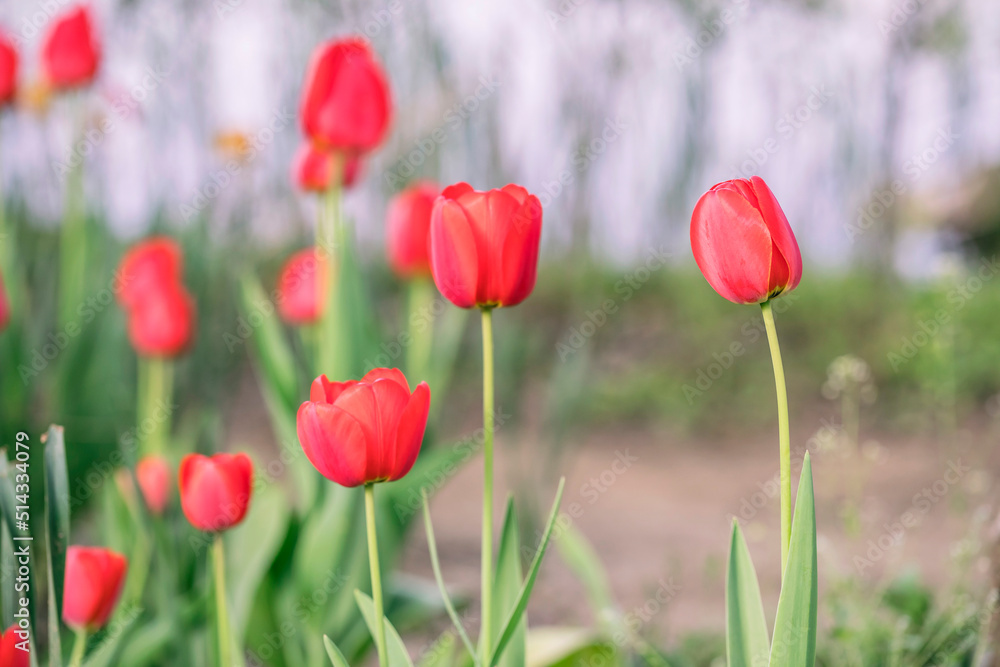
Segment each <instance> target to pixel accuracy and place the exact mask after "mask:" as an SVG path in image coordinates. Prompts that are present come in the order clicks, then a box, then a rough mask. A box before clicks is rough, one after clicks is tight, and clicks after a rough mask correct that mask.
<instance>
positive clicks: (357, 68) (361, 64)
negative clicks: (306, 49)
mask: <svg viewBox="0 0 1000 667" xmlns="http://www.w3.org/2000/svg"><path fill="white" fill-rule="evenodd" d="M300 113H301V116H302V129H303V131H304V132H305V135H306V136H307V137H309V138H310V139H312V141H313V142H314V143H316V144H317V145H318V146H320V147H321V148H322V149H323V150H327V151H336V152H340V153H343V154H351V153H367V152H369V151H371V150H372V149H374V148H376V147H377V146H378V145H379V144H380V143H382V140H383V139H384V138H385V135H386V133H387V131H388V129H389V122H390V118H391V116H392V99H391V95H390V92H389V83H388V81H387V79H386V75H385V72H384V71H383V70H382V66H381V65H380V64H379V63H378V61H377V60H376V59H375V55H374V53H372V49H371V46H370V45H369V44H368V42H367V41H365V40H363V39H360V38H356V37H349V38H346V39H341V40H333V41H329V42H326V43H324V44H321V45H320V46H319V47H318V48H317V49H316V51H315V52H314V53H313V56H312V60H311V61H310V63H309V70H308V72H307V74H306V80H305V85H304V86H303V89H302V101H301V107H300Z"/></svg>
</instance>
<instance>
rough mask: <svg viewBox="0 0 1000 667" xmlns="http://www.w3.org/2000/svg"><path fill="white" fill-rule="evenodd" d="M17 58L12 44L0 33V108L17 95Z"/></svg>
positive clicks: (15, 49)
mask: <svg viewBox="0 0 1000 667" xmlns="http://www.w3.org/2000/svg"><path fill="white" fill-rule="evenodd" d="M17 70H18V57H17V47H16V46H15V45H14V42H13V41H11V39H10V38H9V37H8V36H7V35H5V34H2V33H0V107H3V106H6V105H8V104H10V103H11V102H13V101H14V96H15V94H16V93H17Z"/></svg>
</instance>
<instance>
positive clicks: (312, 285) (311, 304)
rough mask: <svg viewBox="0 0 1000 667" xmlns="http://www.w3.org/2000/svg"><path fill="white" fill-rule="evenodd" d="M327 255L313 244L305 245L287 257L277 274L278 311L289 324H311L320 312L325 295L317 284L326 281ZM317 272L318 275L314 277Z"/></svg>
mask: <svg viewBox="0 0 1000 667" xmlns="http://www.w3.org/2000/svg"><path fill="white" fill-rule="evenodd" d="M328 266H329V265H328V264H327V262H326V258H325V257H324V256H323V255H322V254H321V253H318V252H316V250H315V249H314V248H305V249H303V250H300V251H298V252H297V253H295V254H294V255H292V256H291V257H289V258H288V261H287V262H285V265H284V266H283V267H282V269H281V274H280V275H279V276H278V312H279V313H281V318H282V319H283V320H285V321H286V322H288V323H289V324H296V325H301V324H312V323H313V322H316V321H317V320H319V318H320V316H321V315H322V313H323V304H324V303H325V297H321V296H319V293H320V291H321V289H320V287H319V284H320V283H322V285H324V286H325V285H326V272H327V271H328V270H329V269H328ZM317 272H319V273H320V274H321V275H320V276H318V277H317V275H316V274H317Z"/></svg>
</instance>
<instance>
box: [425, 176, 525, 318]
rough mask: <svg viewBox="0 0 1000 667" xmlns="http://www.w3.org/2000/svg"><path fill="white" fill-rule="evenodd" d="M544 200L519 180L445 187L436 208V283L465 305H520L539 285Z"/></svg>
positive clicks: (432, 240)
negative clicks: (485, 187) (487, 186)
mask: <svg viewBox="0 0 1000 667" xmlns="http://www.w3.org/2000/svg"><path fill="white" fill-rule="evenodd" d="M541 234H542V205H541V204H540V203H539V201H538V197H536V196H534V195H532V194H529V193H528V191H527V190H525V189H524V188H522V187H521V186H520V185H506V186H504V187H503V188H501V189H499V190H490V191H488V192H478V191H476V190H473V189H472V187H471V186H470V185H468V184H467V183H458V184H457V185H452V186H450V187H447V188H445V189H444V192H442V193H441V196H440V197H438V199H437V201H436V202H435V204H434V210H433V212H432V213H431V229H430V260H431V272H432V273H433V274H434V283H435V284H436V285H437V287H438V289H439V290H440V291H441V294H443V295H444V296H445V298H447V299H448V300H449V301H451V302H452V303H453V304H455V305H456V306H458V307H460V308H472V307H473V306H478V307H480V308H496V307H501V306H515V305H517V304H519V303H521V302H522V301H524V300H525V299H526V298H527V297H528V295H529V294H531V291H532V290H533V289H534V288H535V275H536V272H537V268H538V243H539V240H540V238H541Z"/></svg>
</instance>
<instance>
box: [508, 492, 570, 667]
mask: <svg viewBox="0 0 1000 667" xmlns="http://www.w3.org/2000/svg"><path fill="white" fill-rule="evenodd" d="M565 486H566V478H565V477H563V478H561V479H560V480H559V488H558V490H556V499H555V502H553V503H552V511H551V512H550V514H549V520H548V522H547V523H546V525H545V532H544V533H543V534H542V540H541V542H539V544H538V549H537V551H535V557H534V559H532V561H531V565H530V566H529V567H528V577H527V578H526V579H525V580H524V584H523V585H522V586H521V591H520V593H518V597H517V604H515V605H514V608H513V609H512V610H511V612H510V615H509V616H508V617H507V620H506V622H504V625H503V631H502V632H501V633H500V639H499V640H497V643H496V646H495V647H494V648H493V653H492V654H491V655H490V662H489V667H494V666H495V665H496V664H497V662H498V661H499V660H500V658H501V656H503V652H504V649H506V648H507V644H508V642H510V640H511V639H513V637H514V635H515V634H516V633H517V630H518V627H519V625H518V624H519V622H520V620H521V617H522V616H524V611H525V609H527V608H528V599H529V598H530V597H531V589H532V588H534V586H535V579H536V578H537V577H538V570H539V569H540V568H541V566H542V558H543V557H544V556H545V549H546V548H547V547H548V546H549V539H550V538H551V537H552V529H553V528H554V527H555V525H556V518H557V517H558V516H559V503H560V502H561V501H562V494H563V487H565Z"/></svg>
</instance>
